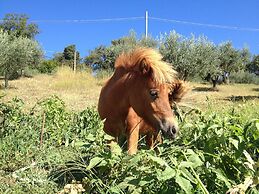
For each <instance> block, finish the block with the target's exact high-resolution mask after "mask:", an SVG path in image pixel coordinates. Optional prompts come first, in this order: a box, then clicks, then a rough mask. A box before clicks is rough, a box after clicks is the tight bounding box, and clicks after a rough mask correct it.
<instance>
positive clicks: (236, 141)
mask: <svg viewBox="0 0 259 194" xmlns="http://www.w3.org/2000/svg"><path fill="white" fill-rule="evenodd" d="M229 142H230V143H231V144H232V145H233V146H234V147H235V148H236V149H237V150H238V144H239V141H238V140H236V139H233V138H231V137H230V138H229Z"/></svg>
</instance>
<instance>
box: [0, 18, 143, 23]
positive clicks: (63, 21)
mask: <svg viewBox="0 0 259 194" xmlns="http://www.w3.org/2000/svg"><path fill="white" fill-rule="evenodd" d="M140 19H144V17H126V18H102V19H74V20H73V19H67V20H30V21H31V22H35V23H95V22H114V21H115V22H116V21H130V20H140ZM0 21H2V20H0Z"/></svg>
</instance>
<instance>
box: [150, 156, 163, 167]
mask: <svg viewBox="0 0 259 194" xmlns="http://www.w3.org/2000/svg"><path fill="white" fill-rule="evenodd" d="M149 158H150V159H151V160H152V161H153V162H155V163H157V164H159V165H161V166H168V164H167V162H166V161H165V160H163V159H162V158H159V157H156V156H149Z"/></svg>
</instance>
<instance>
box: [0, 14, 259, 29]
mask: <svg viewBox="0 0 259 194" xmlns="http://www.w3.org/2000/svg"><path fill="white" fill-rule="evenodd" d="M143 19H146V17H143V16H141V17H122V18H101V19H66V20H56V19H49V20H30V22H34V23H98V22H116V21H117V22H118V21H131V20H143ZM148 19H150V20H156V21H162V22H170V23H179V24H185V25H196V26H203V27H211V28H220V29H227V30H237V31H253V32H259V28H244V27H238V26H227V25H219V24H208V23H198V22H190V21H184V20H174V19H167V18H159V17H148ZM4 21H5V20H0V22H4Z"/></svg>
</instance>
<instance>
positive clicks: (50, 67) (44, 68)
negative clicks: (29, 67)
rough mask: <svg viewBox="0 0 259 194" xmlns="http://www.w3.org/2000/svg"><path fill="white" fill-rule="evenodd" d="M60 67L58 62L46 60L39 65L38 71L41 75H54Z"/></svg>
mask: <svg viewBox="0 0 259 194" xmlns="http://www.w3.org/2000/svg"><path fill="white" fill-rule="evenodd" d="M57 67H58V62H56V61H53V60H45V61H43V62H41V63H40V64H39V66H38V67H37V69H38V70H39V72H40V73H53V72H54V70H56V68H57Z"/></svg>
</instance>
